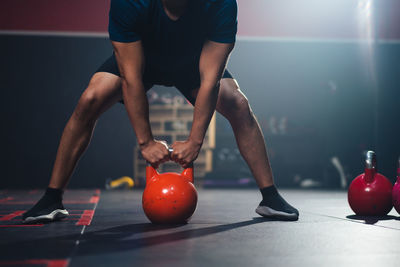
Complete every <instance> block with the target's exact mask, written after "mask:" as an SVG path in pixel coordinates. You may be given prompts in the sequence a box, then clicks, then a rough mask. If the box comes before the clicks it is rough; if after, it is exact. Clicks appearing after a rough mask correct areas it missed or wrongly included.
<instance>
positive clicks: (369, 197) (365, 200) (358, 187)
mask: <svg viewBox="0 0 400 267" xmlns="http://www.w3.org/2000/svg"><path fill="white" fill-rule="evenodd" d="M365 165H366V166H365V172H364V173H363V174H360V175H359V176H357V177H356V178H355V179H354V180H353V182H351V184H350V187H349V191H348V195H347V197H348V201H349V204H350V207H351V209H352V210H353V211H354V212H355V213H356V214H357V215H362V216H383V215H386V214H388V213H389V212H390V210H391V209H392V188H393V186H392V183H391V182H390V181H389V180H388V179H387V178H386V177H385V176H383V175H382V174H379V173H378V172H377V169H376V155H375V152H374V151H368V152H367V154H366V160H365Z"/></svg>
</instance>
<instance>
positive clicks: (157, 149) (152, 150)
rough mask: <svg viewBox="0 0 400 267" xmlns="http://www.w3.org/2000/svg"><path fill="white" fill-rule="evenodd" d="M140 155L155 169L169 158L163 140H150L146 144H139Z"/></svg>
mask: <svg viewBox="0 0 400 267" xmlns="http://www.w3.org/2000/svg"><path fill="white" fill-rule="evenodd" d="M140 149H141V151H142V156H143V158H144V159H145V160H147V162H149V163H150V164H151V166H153V167H154V168H155V169H157V168H158V166H159V165H160V164H161V163H163V162H166V161H168V160H169V159H170V158H169V157H170V155H169V152H168V146H167V143H166V142H164V141H157V140H152V141H150V142H149V143H147V144H144V145H141V146H140Z"/></svg>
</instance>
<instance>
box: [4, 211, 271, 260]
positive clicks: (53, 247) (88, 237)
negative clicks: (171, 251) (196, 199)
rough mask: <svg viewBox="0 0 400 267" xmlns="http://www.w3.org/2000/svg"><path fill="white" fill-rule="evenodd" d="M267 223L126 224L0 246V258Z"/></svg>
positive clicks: (114, 248) (118, 246)
mask: <svg viewBox="0 0 400 267" xmlns="http://www.w3.org/2000/svg"><path fill="white" fill-rule="evenodd" d="M268 221H274V220H271V219H266V218H260V217H257V218H253V219H252V220H247V221H242V222H236V223H230V224H224V225H215V226H209V227H204V228H196V229H186V230H182V231H176V229H178V228H181V227H183V226H184V225H172V226H162V225H153V224H150V223H139V224H129V225H122V226H117V227H112V228H106V229H102V230H98V231H93V232H90V231H88V232H86V233H84V234H83V235H82V236H79V235H77V234H73V235H64V236H56V237H50V238H43V239H35V240H30V241H24V242H15V243H12V242H10V243H7V244H2V245H0V250H1V251H2V252H3V253H4V254H3V255H4V256H5V257H6V258H7V259H10V258H11V259H21V257H23V258H31V257H34V258H43V257H45V258H49V257H50V258H53V255H54V254H53V253H49V252H56V251H57V250H58V249H57V247H58V246H59V245H61V244H65V243H73V244H75V242H76V240H77V239H79V242H80V243H79V247H78V251H77V253H76V255H91V254H102V253H112V252H120V251H126V250H136V249H141V248H146V247H151V246H155V245H160V244H166V243H170V242H175V241H181V240H187V239H193V238H198V237H203V236H207V235H212V234H216V233H221V232H225V231H229V230H233V229H237V228H240V227H246V226H249V225H254V224H258V223H263V222H268ZM168 229H172V230H174V232H171V233H162V234H157V235H152V236H145V237H143V236H141V234H143V233H146V232H156V231H161V230H168ZM55 233H57V232H55ZM60 249H61V247H60ZM20 251H24V253H23V255H21V254H20V253H19V252H20ZM55 254H57V253H55ZM1 258H3V257H1Z"/></svg>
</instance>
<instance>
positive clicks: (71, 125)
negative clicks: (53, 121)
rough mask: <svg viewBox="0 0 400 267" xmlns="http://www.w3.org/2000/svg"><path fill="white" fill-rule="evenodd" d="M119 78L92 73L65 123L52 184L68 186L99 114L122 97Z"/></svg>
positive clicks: (51, 185)
mask: <svg viewBox="0 0 400 267" xmlns="http://www.w3.org/2000/svg"><path fill="white" fill-rule="evenodd" d="M120 88H121V82H120V78H119V77H118V76H116V75H114V74H111V73H106V72H99V73H96V74H94V75H93V77H92V79H91V81H90V83H89V86H88V88H87V89H86V90H85V92H84V93H83V94H82V96H81V98H80V100H79V102H78V105H77V106H76V108H75V110H74V112H73V114H72V116H71V118H70V119H69V121H68V123H67V125H66V126H65V129H64V132H63V134H62V137H61V140H60V144H59V147H58V151H57V156H56V160H55V163H54V167H53V172H52V175H51V179H50V183H49V187H51V188H57V189H65V187H66V186H67V184H68V181H69V179H70V177H71V175H72V173H73V171H74V169H75V167H76V165H77V162H78V160H79V158H80V157H81V156H82V154H83V153H84V151H85V150H86V148H87V147H88V145H89V143H90V140H91V137H92V134H93V130H94V127H95V125H96V122H97V119H98V118H99V116H100V115H101V114H102V113H103V112H105V111H106V110H107V109H109V108H110V107H111V106H112V105H114V104H115V103H117V102H118V101H120V100H121V99H122V92H121V89H120Z"/></svg>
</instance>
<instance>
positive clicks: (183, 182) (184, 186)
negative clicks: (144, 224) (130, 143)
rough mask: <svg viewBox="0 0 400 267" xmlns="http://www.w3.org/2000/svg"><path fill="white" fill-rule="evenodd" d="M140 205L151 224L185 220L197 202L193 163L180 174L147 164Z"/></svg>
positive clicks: (185, 221) (194, 208)
mask: <svg viewBox="0 0 400 267" xmlns="http://www.w3.org/2000/svg"><path fill="white" fill-rule="evenodd" d="M170 152H171V150H170ZM142 206H143V210H144V213H145V214H146V216H147V218H148V219H149V220H150V221H151V222H152V223H154V224H181V223H187V222H188V221H189V220H190V217H191V216H192V215H193V213H194V211H195V210H196V206H197V191H196V188H195V187H194V185H193V165H192V166H191V167H189V168H186V169H184V170H183V172H182V173H181V174H179V173H174V172H166V173H163V174H160V173H158V172H157V170H156V169H154V168H153V167H152V166H150V165H148V166H147V167H146V188H145V190H144V192H143V196H142Z"/></svg>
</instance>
